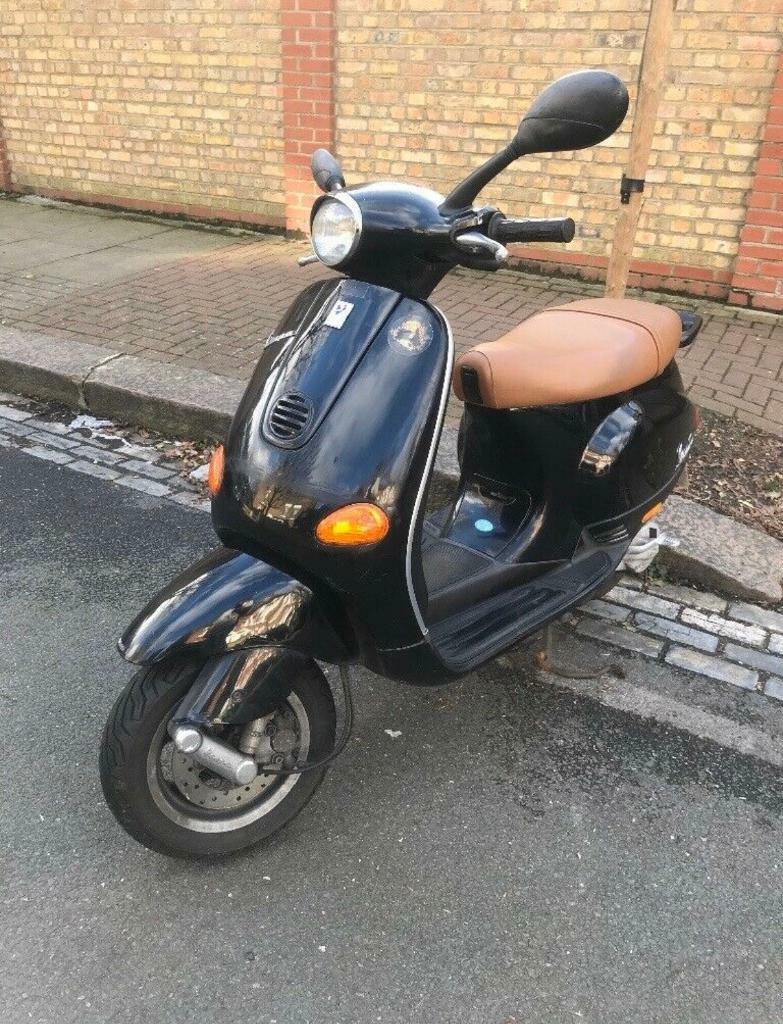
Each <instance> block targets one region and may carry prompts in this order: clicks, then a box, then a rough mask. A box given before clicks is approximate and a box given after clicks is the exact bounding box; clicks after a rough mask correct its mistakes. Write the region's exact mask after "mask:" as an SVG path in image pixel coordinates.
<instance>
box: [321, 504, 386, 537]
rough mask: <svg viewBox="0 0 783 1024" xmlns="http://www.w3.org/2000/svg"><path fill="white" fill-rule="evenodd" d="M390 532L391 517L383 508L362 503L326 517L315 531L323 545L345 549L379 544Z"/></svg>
mask: <svg viewBox="0 0 783 1024" xmlns="http://www.w3.org/2000/svg"><path fill="white" fill-rule="evenodd" d="M388 532H389V517H388V516H387V515H386V513H385V512H384V511H383V509H382V508H378V506H377V505H370V504H367V503H365V502H360V503H359V504H357V505H345V506H344V507H343V508H338V509H337V510H336V511H335V512H330V513H329V515H328V516H325V517H324V518H323V519H322V520H321V522H320V523H319V524H318V527H317V529H316V531H315V535H316V537H317V538H318V539H319V540H320V541H321V543H322V544H339V545H342V546H344V547H348V546H353V547H355V546H357V545H360V544H377V542H378V541H379V540H383V538H384V537H385V536H386V534H387V533H388Z"/></svg>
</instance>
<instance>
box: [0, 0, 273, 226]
mask: <svg viewBox="0 0 783 1024" xmlns="http://www.w3.org/2000/svg"><path fill="white" fill-rule="evenodd" d="M2 6H3V13H2V22H3V24H2V30H0V68H1V69H2V70H0V76H1V77H0V111H1V112H2V117H3V124H4V130H5V140H6V145H7V149H8V157H9V160H10V164H11V172H12V181H13V184H14V186H15V187H16V188H18V189H22V190H30V191H37V192H43V193H48V194H56V195H65V196H67V197H70V198H75V199H78V198H84V199H87V200H93V201H95V200H98V201H100V200H103V201H106V202H117V203H119V204H120V205H125V206H132V207H133V206H135V207H140V208H148V209H149V208H151V209H156V210H161V209H162V210H167V209H171V210H182V211H185V212H189V213H192V214H193V215H195V216H203V217H210V216H212V217H229V218H230V217H235V216H237V215H238V214H239V213H240V212H241V213H242V215H243V216H244V218H245V219H248V220H255V221H257V222H259V223H270V224H281V223H282V222H283V209H284V196H283V132H282V99H281V96H280V87H279V79H280V71H281V50H280V15H279V4H278V0H188V2H187V3H180V2H176V0H90V2H86V3H75V2H73V0H65V2H60V3H56V2H52V0H43V2H37V3H31V2H30V0H3V5H2Z"/></svg>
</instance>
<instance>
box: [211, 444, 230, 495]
mask: <svg viewBox="0 0 783 1024" xmlns="http://www.w3.org/2000/svg"><path fill="white" fill-rule="evenodd" d="M225 471H226V449H225V448H224V447H223V445H222V444H221V445H219V446H218V447H217V448H216V449H215V450H214V452H212V458H211V459H210V460H209V473H207V487H208V488H209V493H210V494H211V495H213V496H214V495H215V494H217V492H218V491H219V490H220V488H221V486H222V484H223V474H224V473H225Z"/></svg>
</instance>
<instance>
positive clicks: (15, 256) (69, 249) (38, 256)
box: [0, 237, 94, 274]
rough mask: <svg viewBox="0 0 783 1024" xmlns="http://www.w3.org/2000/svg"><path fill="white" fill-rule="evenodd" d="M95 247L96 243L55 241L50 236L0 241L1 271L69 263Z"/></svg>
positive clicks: (9, 271)
mask: <svg viewBox="0 0 783 1024" xmlns="http://www.w3.org/2000/svg"><path fill="white" fill-rule="evenodd" d="M90 248H94V244H92V245H91V244H90V243H88V242H79V241H70V240H67V241H58V242H54V241H51V240H50V239H48V238H29V237H28V238H22V239H17V240H16V241H13V242H3V243H0V273H6V274H7V273H13V272H15V271H20V270H33V269H37V268H40V267H46V268H47V272H48V268H49V267H50V266H57V264H58V262H59V263H64V264H65V263H67V262H68V261H70V260H71V259H73V258H74V257H78V256H79V255H80V254H81V253H84V252H86V251H88V250H89V249H90Z"/></svg>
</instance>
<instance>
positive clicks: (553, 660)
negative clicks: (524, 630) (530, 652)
mask: <svg viewBox="0 0 783 1024" xmlns="http://www.w3.org/2000/svg"><path fill="white" fill-rule="evenodd" d="M577 659H578V663H577ZM535 660H536V665H537V666H538V668H540V669H543V671H544V672H552V673H553V674H554V675H556V676H562V677H563V678H565V679H596V678H597V677H598V676H600V675H602V674H603V673H604V672H606V670H607V668H608V667H609V666H608V665H607V664H606V662H604V661H600V660H599V659H597V658H589V657H587V656H586V652H585V651H584V649H582V650H580V651H579V653H578V654H577V653H574V655H573V656H572V658H571V659H569V658H568V657H567V656H566V652H565V650H564V649H563V645H562V644H560V643H558V638H557V627H556V626H554V625H549V626H547V627H546V631H545V633H544V647H543V649H542V650H540V651H537V652H536V656H535Z"/></svg>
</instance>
